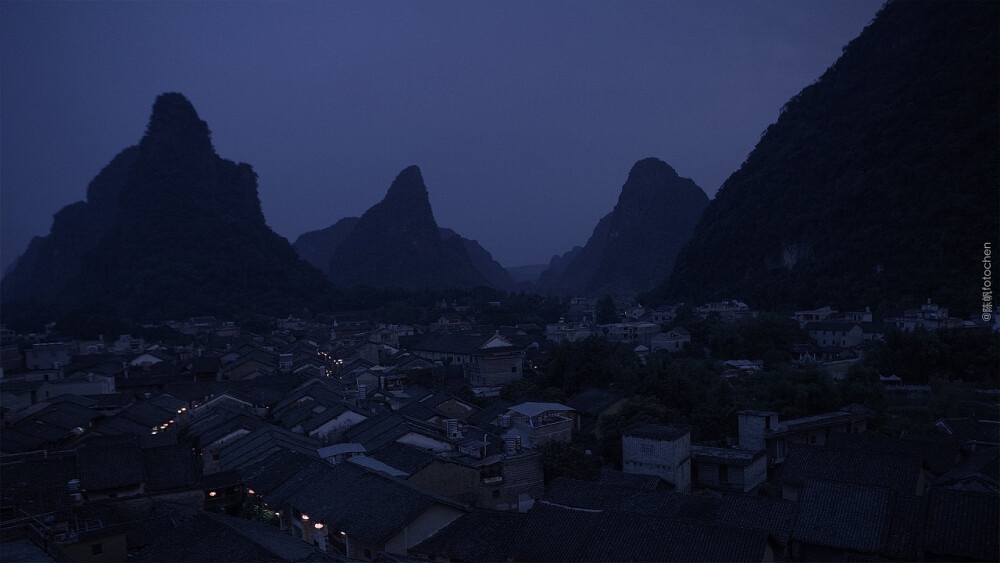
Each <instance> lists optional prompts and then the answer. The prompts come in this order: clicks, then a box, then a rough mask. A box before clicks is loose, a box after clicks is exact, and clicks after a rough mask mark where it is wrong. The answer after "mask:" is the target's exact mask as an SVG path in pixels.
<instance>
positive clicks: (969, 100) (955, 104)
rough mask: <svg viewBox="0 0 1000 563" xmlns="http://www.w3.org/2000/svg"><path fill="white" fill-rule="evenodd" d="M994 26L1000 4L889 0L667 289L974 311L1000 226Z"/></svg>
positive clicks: (727, 196) (724, 194) (776, 129)
mask: <svg viewBox="0 0 1000 563" xmlns="http://www.w3.org/2000/svg"><path fill="white" fill-rule="evenodd" d="M998 29H1000V3H997V2H889V3H887V4H886V6H884V7H883V9H882V10H881V12H880V13H879V14H878V15H877V17H876V18H875V19H874V21H873V23H871V24H870V25H869V26H868V27H867V28H865V30H864V31H863V32H862V33H861V35H860V36H859V37H858V38H857V39H855V40H853V41H851V42H850V43H849V44H848V45H847V46H846V47H845V48H844V53H843V56H841V58H840V59H839V60H838V61H837V62H836V63H835V64H834V65H833V66H831V67H830V68H829V69H828V70H827V71H826V72H825V73H824V74H823V76H822V77H821V78H820V79H819V80H818V81H817V82H815V83H814V84H812V85H811V86H808V87H806V88H805V89H803V90H802V91H801V92H800V93H799V94H798V95H796V96H795V97H794V98H792V99H791V100H790V101H789V102H788V103H787V104H786V105H785V107H784V108H782V111H781V115H780V117H779V118H778V121H777V123H775V124H773V125H771V126H770V127H768V128H767V131H766V132H765V134H764V135H763V136H762V138H761V140H760V142H759V143H758V145H757V147H756V148H755V149H754V150H753V152H751V154H750V155H749V156H748V157H747V159H746V161H745V162H744V163H743V165H742V166H741V167H740V169H739V170H738V171H736V172H735V173H734V174H733V175H732V176H730V177H729V179H728V180H727V181H726V182H725V184H724V185H723V186H722V188H721V190H720V191H719V193H718V195H717V196H716V197H715V199H714V200H713V201H712V203H711V205H709V207H708V209H707V210H706V211H705V214H704V216H703V217H702V219H701V222H700V223H699V224H698V227H697V229H696V230H695V233H694V236H693V237H692V239H691V242H690V244H689V245H688V246H687V247H686V248H685V249H684V250H683V252H682V253H681V255H680V256H679V257H678V259H677V265H676V267H675V269H674V272H673V275H672V276H671V278H670V281H669V284H667V285H666V286H665V287H664V288H662V291H661V292H660V293H661V295H663V296H665V297H668V298H674V299H679V300H687V301H696V302H697V301H704V300H708V299H717V298H739V299H742V300H745V301H747V302H749V303H751V304H752V305H755V306H758V307H765V308H779V307H811V306H820V305H825V304H832V305H835V306H839V307H858V306H863V305H867V304H871V305H873V306H875V305H886V306H888V305H897V304H903V303H906V302H911V303H912V302H917V301H922V300H923V299H925V298H928V297H930V298H933V299H934V300H935V301H936V302H941V303H943V304H945V305H946V306H949V307H951V308H952V309H953V310H954V311H956V312H964V313H968V312H972V311H975V310H978V309H979V308H980V302H981V295H980V293H981V290H980V289H979V288H980V286H981V285H982V284H981V280H980V278H981V277H982V276H983V267H982V259H983V244H984V242H987V241H993V247H994V248H996V241H997V238H996V237H997V233H998V231H1000V224H998V223H1000V210H998V205H997V193H998V192H997V187H998V186H1000V172H998V162H1000V158H998V155H1000V146H998V145H1000V143H998V131H1000V118H998V105H1000V104H998V101H1000V89H998V77H1000V72H998V69H1000V61H998V56H997V55H998V50H997V45H1000V35H998ZM994 252H995V251H994Z"/></svg>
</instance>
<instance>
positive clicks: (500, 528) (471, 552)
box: [410, 510, 527, 561]
mask: <svg viewBox="0 0 1000 563" xmlns="http://www.w3.org/2000/svg"><path fill="white" fill-rule="evenodd" d="M526 519H527V515H526V514H522V513H519V512H498V511H492V510H476V511H474V512H470V513H468V514H465V515H463V516H461V517H459V518H458V519H457V520H454V521H453V522H452V523H451V524H448V525H447V526H445V527H444V528H442V529H440V530H438V531H437V532H436V533H435V534H434V535H433V536H431V537H429V538H427V539H425V540H424V541H422V542H420V543H419V544H417V545H416V546H414V547H412V548H410V552H411V553H419V554H424V555H430V556H434V557H436V558H444V559H450V560H459V561H507V560H508V558H509V557H511V548H512V546H513V544H514V542H515V541H516V539H517V537H518V536H519V535H520V534H522V533H524V530H523V525H524V522H525V520H526Z"/></svg>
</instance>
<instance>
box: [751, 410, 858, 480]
mask: <svg viewBox="0 0 1000 563" xmlns="http://www.w3.org/2000/svg"><path fill="white" fill-rule="evenodd" d="M738 415H739V433H740V437H739V440H740V443H739V447H740V449H744V450H749V451H753V452H757V451H760V450H767V465H768V467H772V466H774V465H777V464H781V463H783V462H784V461H785V456H786V455H787V453H788V448H789V446H791V445H792V444H811V445H817V446H822V445H824V444H825V443H826V439H827V437H828V436H830V434H831V433H832V432H847V433H849V434H860V433H863V432H864V431H865V430H866V429H867V427H868V421H869V420H871V419H873V418H875V413H874V412H872V411H870V410H868V409H866V408H864V407H862V406H861V405H858V404H852V405H848V406H846V407H844V408H842V409H840V410H839V411H834V412H828V413H824V414H818V415H815V416H807V417H804V418H797V419H794V420H786V421H784V422H778V413H776V412H767V411H754V410H746V411H740V412H739V413H738Z"/></svg>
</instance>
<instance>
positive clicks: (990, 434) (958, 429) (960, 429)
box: [937, 418, 1000, 445]
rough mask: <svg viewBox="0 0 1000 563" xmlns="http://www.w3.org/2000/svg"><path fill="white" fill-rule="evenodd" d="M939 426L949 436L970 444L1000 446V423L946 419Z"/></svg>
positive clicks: (938, 423)
mask: <svg viewBox="0 0 1000 563" xmlns="http://www.w3.org/2000/svg"><path fill="white" fill-rule="evenodd" d="M937 425H938V426H939V427H941V428H942V429H943V430H945V431H946V432H947V433H948V434H951V435H954V436H958V437H959V438H961V439H963V440H966V441H970V442H981V443H984V444H992V445H1000V422H996V421H991V420H976V419H974V418H944V419H941V420H939V421H938V422H937Z"/></svg>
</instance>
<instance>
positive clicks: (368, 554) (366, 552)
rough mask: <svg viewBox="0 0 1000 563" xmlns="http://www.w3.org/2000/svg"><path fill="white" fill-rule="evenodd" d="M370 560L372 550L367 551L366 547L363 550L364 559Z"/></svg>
mask: <svg viewBox="0 0 1000 563" xmlns="http://www.w3.org/2000/svg"><path fill="white" fill-rule="evenodd" d="M371 558H372V550H370V549H368V548H367V547H366V548H365V559H371Z"/></svg>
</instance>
